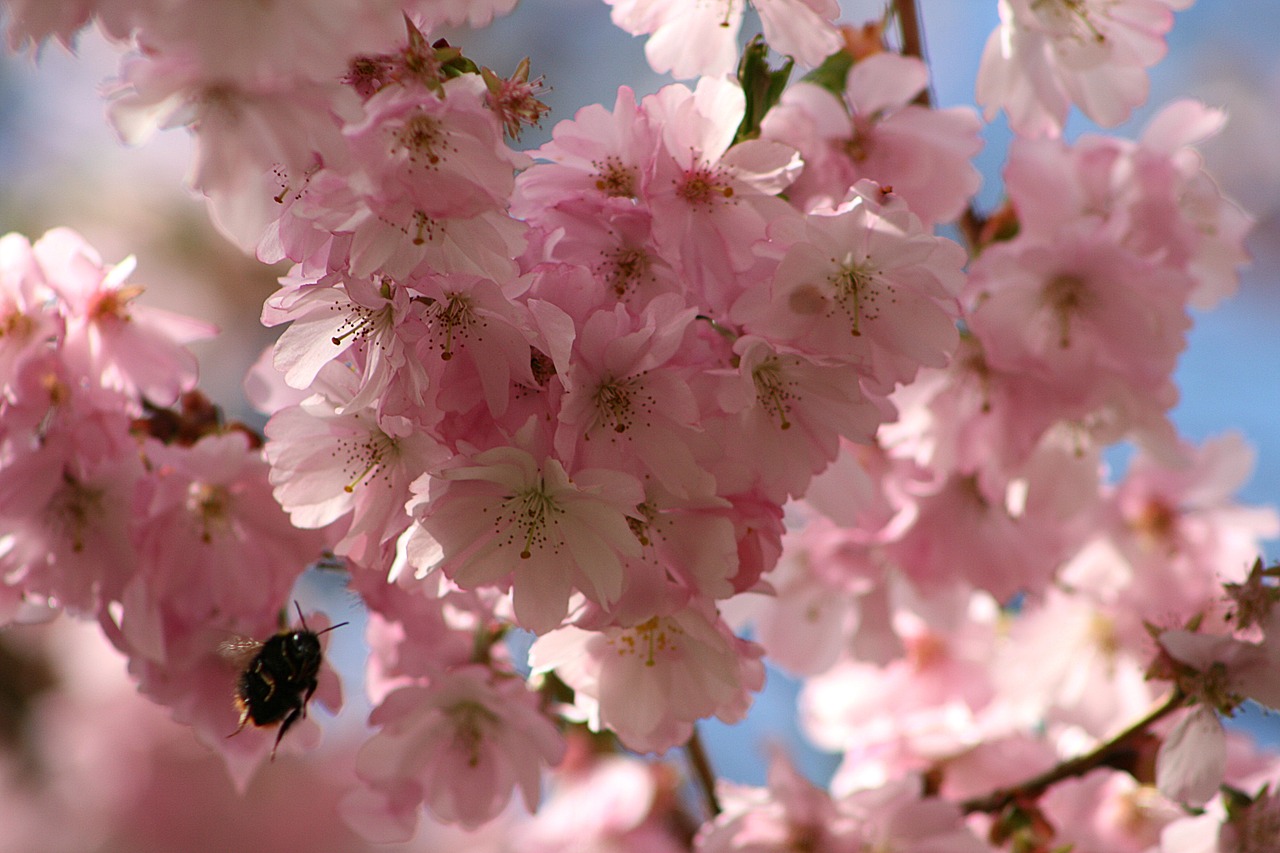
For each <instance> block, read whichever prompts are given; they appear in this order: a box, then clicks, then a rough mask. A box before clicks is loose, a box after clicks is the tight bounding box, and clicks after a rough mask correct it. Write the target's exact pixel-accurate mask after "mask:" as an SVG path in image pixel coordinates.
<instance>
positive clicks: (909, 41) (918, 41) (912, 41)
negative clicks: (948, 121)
mask: <svg viewBox="0 0 1280 853" xmlns="http://www.w3.org/2000/svg"><path fill="white" fill-rule="evenodd" d="M893 12H894V15H895V16H896V17H897V19H898V32H899V33H900V34H901V35H902V53H903V55H904V56H914V57H915V58H916V59H919V60H920V61H922V62H928V60H927V59H926V58H925V55H924V28H923V27H922V26H921V23H920V10H919V8H918V7H917V6H916V0H893ZM932 76H933V75H932V74H930V83H929V85H927V86H925V87H924V89H922V90H921V91H920V94H919V95H916V99H915V103H917V104H919V105H920V106H922V107H932V106H933V83H932ZM985 224H986V220H985V219H984V218H983V217H982V216H980V215H978V211H977V210H975V209H974V206H973V202H972V201H970V202H969V204H968V206H966V207H965V209H964V213H962V214H961V215H960V220H959V221H958V222H957V223H956V227H957V228H958V229H959V230H960V233H961V235H963V237H964V240H965V243H966V244H967V245H968V247H969V251H970V252H976V251H977V250H978V248H979V245H980V239H981V236H982V228H983V225H985Z"/></svg>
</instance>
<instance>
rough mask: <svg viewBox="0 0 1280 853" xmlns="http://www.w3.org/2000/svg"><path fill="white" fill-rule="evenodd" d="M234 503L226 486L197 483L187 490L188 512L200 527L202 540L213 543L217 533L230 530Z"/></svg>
mask: <svg viewBox="0 0 1280 853" xmlns="http://www.w3.org/2000/svg"><path fill="white" fill-rule="evenodd" d="M232 503H233V500H232V497H231V492H230V491H228V490H227V487H226V486H222V485H216V484H213V483H199V482H195V483H192V484H191V485H190V486H189V487H188V488H187V511H188V512H190V513H191V514H192V515H193V516H195V518H196V519H197V521H198V523H199V525H200V538H201V540H203V541H205V542H212V541H213V536H214V534H215V533H218V532H221V531H225V530H226V529H227V528H228V526H229V523H230V517H231V505H232Z"/></svg>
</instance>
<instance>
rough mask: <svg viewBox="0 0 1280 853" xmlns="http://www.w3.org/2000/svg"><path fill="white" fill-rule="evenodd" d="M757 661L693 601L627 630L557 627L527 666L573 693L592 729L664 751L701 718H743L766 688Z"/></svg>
mask: <svg viewBox="0 0 1280 853" xmlns="http://www.w3.org/2000/svg"><path fill="white" fill-rule="evenodd" d="M760 655H761V649H760V648H759V647H758V646H756V645H755V644H754V643H749V642H747V641H745V640H741V639H738V638H737V637H735V636H733V634H732V633H731V632H730V631H729V629H728V628H727V627H726V626H725V625H724V623H723V621H721V620H719V619H718V618H717V617H716V615H715V612H714V609H713V608H711V607H710V606H709V605H705V604H700V603H698V602H696V601H695V602H693V603H692V604H691V605H690V606H689V607H687V608H685V609H683V610H680V611H677V612H675V613H672V614H670V615H663V616H654V617H653V618H652V619H649V620H648V621H646V622H644V623H642V624H639V625H635V626H633V627H629V628H607V629H605V630H603V631H583V630H581V629H579V628H575V627H572V626H570V627H564V628H560V629H558V630H556V631H553V632H551V633H549V634H546V635H545V636H543V637H540V638H539V639H538V640H537V642H535V643H534V645H533V648H532V649H530V652H529V660H530V663H531V664H532V665H533V667H534V670H535V671H550V670H555V672H556V674H557V676H559V678H560V679H561V680H563V681H564V682H565V683H566V684H568V685H569V686H570V687H572V688H573V689H574V701H575V704H576V705H577V707H578V709H579V710H580V711H581V712H582V713H583V715H584V716H585V717H586V718H587V722H588V724H589V725H590V726H591V728H592V730H593V731H600V730H601V729H602V728H605V727H607V728H608V729H609V730H611V731H613V732H615V733H616V734H617V735H618V737H619V738H620V739H621V740H622V742H623V743H624V744H626V745H627V746H628V747H629V748H631V749H634V750H637V751H640V752H662V751H664V750H666V749H669V748H670V747H672V746H675V745H676V744H679V743H682V742H684V741H685V740H687V739H688V738H689V736H690V734H692V732H693V724H694V723H695V722H696V721H697V720H699V719H701V718H703V717H709V716H712V715H715V716H716V717H719V718H720V719H721V720H723V721H725V722H735V721H737V720H739V719H741V718H742V717H743V716H744V715H745V714H746V711H747V708H748V706H749V705H750V691H755V690H759V689H760V687H761V686H763V683H764V667H763V666H762V664H761V663H760V661H759V657H760Z"/></svg>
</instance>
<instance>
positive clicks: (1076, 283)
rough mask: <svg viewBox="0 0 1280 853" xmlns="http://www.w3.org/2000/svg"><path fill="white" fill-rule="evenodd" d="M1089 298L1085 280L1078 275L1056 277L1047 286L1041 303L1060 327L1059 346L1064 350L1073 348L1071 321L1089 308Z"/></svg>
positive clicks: (1065, 274) (1066, 274) (1067, 274)
mask: <svg viewBox="0 0 1280 853" xmlns="http://www.w3.org/2000/svg"><path fill="white" fill-rule="evenodd" d="M1088 296H1089V293H1088V288H1087V287H1086V284H1085V280H1084V279H1082V278H1080V277H1079V276H1077V275H1071V274H1069V273H1064V274H1062V275H1056V276H1054V277H1053V278H1051V279H1049V281H1048V283H1047V284H1045V287H1044V292H1043V294H1042V296H1041V301H1042V302H1043V304H1044V305H1045V307H1047V308H1048V309H1049V311H1050V313H1051V314H1052V315H1053V319H1054V322H1055V323H1056V324H1057V326H1058V346H1059V347H1061V348H1062V349H1067V348H1068V347H1070V346H1071V321H1072V319H1073V318H1074V317H1075V316H1077V315H1079V314H1080V313H1082V312H1083V311H1084V309H1085V308H1086V307H1087V305H1088V302H1089V299H1088Z"/></svg>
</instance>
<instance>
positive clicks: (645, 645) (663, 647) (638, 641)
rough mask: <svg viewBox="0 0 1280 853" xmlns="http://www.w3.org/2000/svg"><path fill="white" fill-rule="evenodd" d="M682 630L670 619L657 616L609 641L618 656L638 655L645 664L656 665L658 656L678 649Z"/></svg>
mask: <svg viewBox="0 0 1280 853" xmlns="http://www.w3.org/2000/svg"><path fill="white" fill-rule="evenodd" d="M683 635H684V631H683V630H682V629H681V628H680V626H679V625H677V624H676V623H674V622H672V621H671V620H670V619H662V618H660V617H658V616H654V617H652V618H650V619H649V620H648V621H646V622H641V623H640V624H639V625H636V626H635V627H634V628H628V629H626V630H625V631H623V632H622V633H620V634H619V635H618V636H616V637H614V638H613V639H611V640H610V641H609V642H610V644H611V645H612V646H613V647H614V649H615V650H616V652H617V654H618V657H638V658H640V659H641V661H642V662H643V663H644V665H645V666H656V665H657V663H658V658H659V657H664V656H666V655H669V654H671V653H672V652H678V651H679V650H680V642H681V637H682V636H683Z"/></svg>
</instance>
